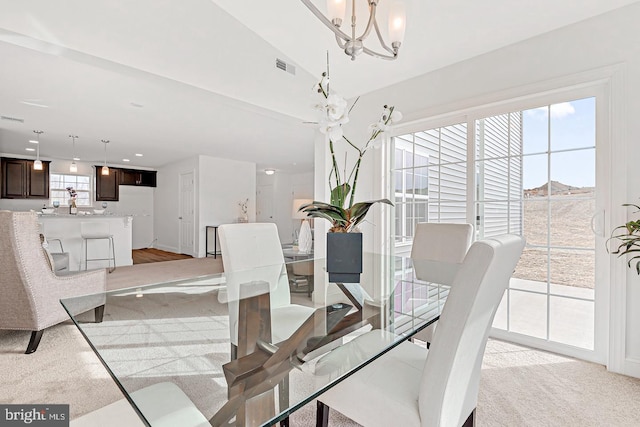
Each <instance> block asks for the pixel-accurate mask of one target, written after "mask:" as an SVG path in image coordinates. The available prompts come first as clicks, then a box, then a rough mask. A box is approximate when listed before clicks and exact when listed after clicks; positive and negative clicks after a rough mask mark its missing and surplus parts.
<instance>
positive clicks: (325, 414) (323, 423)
mask: <svg viewBox="0 0 640 427" xmlns="http://www.w3.org/2000/svg"><path fill="white" fill-rule="evenodd" d="M328 426H329V407H328V406H327V405H325V404H324V403H322V402H320V401H319V400H318V405H317V409H316V427H328Z"/></svg>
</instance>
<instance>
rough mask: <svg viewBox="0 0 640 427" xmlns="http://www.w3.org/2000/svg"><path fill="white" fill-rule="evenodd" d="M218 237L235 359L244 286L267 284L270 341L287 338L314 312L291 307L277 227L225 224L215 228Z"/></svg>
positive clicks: (300, 307)
mask: <svg viewBox="0 0 640 427" xmlns="http://www.w3.org/2000/svg"><path fill="white" fill-rule="evenodd" d="M218 236H219V238H220V247H221V250H222V265H223V267H224V273H225V276H226V279H227V290H226V292H227V300H228V305H229V328H230V333H231V344H232V347H231V354H232V358H235V356H236V351H237V346H238V307H239V305H238V303H239V294H240V289H239V288H240V286H242V285H243V284H245V283H250V282H252V281H266V282H268V285H269V297H270V298H269V299H270V308H271V313H270V315H271V334H272V342H274V343H277V342H280V341H284V340H285V339H287V338H289V337H290V336H291V334H293V332H295V331H296V330H297V329H298V328H299V327H300V325H302V323H303V322H304V321H305V320H306V319H307V318H308V317H309V316H311V315H312V314H313V312H314V309H313V308H311V307H306V306H302V305H298V304H291V294H290V291H289V278H288V275H287V270H286V265H285V262H284V255H283V254H282V245H281V243H280V237H279V236H278V228H277V227H276V225H275V224H272V223H238V224H224V225H221V226H220V227H219V228H218Z"/></svg>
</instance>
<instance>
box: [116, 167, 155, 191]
mask: <svg viewBox="0 0 640 427" xmlns="http://www.w3.org/2000/svg"><path fill="white" fill-rule="evenodd" d="M156 174H157V172H156V171H147V170H135V169H120V185H137V186H141V187H155V186H156Z"/></svg>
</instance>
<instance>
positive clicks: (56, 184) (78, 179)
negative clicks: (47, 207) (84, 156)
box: [49, 173, 91, 206]
mask: <svg viewBox="0 0 640 427" xmlns="http://www.w3.org/2000/svg"><path fill="white" fill-rule="evenodd" d="M49 185H50V186H51V203H52V204H53V202H55V201H57V202H59V203H60V206H68V205H69V192H68V191H67V187H73V189H74V190H76V193H77V194H78V196H77V197H76V205H78V206H91V177H89V176H87V175H63V174H59V173H52V174H51V179H50V183H49Z"/></svg>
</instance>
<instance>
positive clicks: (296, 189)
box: [256, 171, 314, 243]
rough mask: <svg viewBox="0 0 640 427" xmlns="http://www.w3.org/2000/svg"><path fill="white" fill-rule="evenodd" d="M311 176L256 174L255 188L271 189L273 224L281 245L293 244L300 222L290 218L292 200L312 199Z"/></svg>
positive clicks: (311, 174) (279, 173)
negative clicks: (267, 186) (266, 187)
mask: <svg viewBox="0 0 640 427" xmlns="http://www.w3.org/2000/svg"><path fill="white" fill-rule="evenodd" d="M313 175H314V174H313V172H312V171H310V172H307V173H299V174H288V173H283V172H276V173H275V174H273V175H267V174H265V173H263V172H259V173H258V174H257V178H256V187H260V186H263V185H269V186H272V188H273V222H274V223H275V224H276V225H277V227H278V235H279V236H280V241H281V242H282V243H291V242H293V234H294V230H296V229H298V228H299V227H300V220H294V219H293V218H292V217H291V214H292V208H293V199H313Z"/></svg>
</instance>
